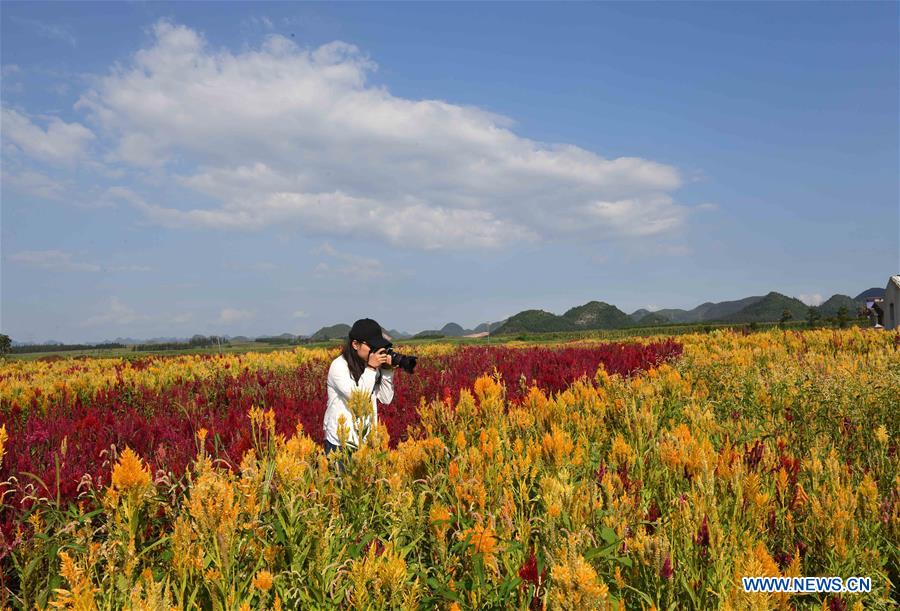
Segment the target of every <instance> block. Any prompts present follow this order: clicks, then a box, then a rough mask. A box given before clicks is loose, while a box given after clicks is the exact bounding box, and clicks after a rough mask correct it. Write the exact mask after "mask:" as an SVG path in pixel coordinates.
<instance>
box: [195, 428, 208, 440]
mask: <svg viewBox="0 0 900 611" xmlns="http://www.w3.org/2000/svg"><path fill="white" fill-rule="evenodd" d="M207 432H208V431H207V430H206V429H204V428H201V429H200V430H199V431H197V439H199V440H200V443H201V444H202V443H203V442H204V441H206V434H207Z"/></svg>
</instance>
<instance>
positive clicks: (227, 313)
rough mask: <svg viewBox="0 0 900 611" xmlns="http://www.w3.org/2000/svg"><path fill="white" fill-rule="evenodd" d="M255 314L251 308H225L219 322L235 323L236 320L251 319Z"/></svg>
mask: <svg viewBox="0 0 900 611" xmlns="http://www.w3.org/2000/svg"><path fill="white" fill-rule="evenodd" d="M253 316H254V313H253V312H251V311H249V310H238V309H235V308H223V309H222V313H221V314H219V322H220V323H224V324H227V323H234V322H242V321H245V320H250V319H252V318H253Z"/></svg>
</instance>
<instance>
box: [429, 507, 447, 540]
mask: <svg viewBox="0 0 900 611" xmlns="http://www.w3.org/2000/svg"><path fill="white" fill-rule="evenodd" d="M428 517H429V519H430V520H431V527H432V528H433V529H434V536H435V537H436V538H437V539H438V540H439V541H440V540H443V538H444V534H445V533H446V532H447V529H448V528H450V512H449V511H448V510H447V508H446V507H444V506H443V505H442V504H440V503H435V504H434V505H432V506H431V510H430V511H429V512H428Z"/></svg>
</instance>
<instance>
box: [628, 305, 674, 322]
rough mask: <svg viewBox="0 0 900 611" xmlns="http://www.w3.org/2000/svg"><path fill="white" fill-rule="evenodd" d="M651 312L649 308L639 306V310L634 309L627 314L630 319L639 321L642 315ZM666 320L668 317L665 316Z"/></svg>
mask: <svg viewBox="0 0 900 611" xmlns="http://www.w3.org/2000/svg"><path fill="white" fill-rule="evenodd" d="M651 313H652V312H650V310H647V309H645V308H641V309H640V310H635V311H634V312H632V313H631V314H629V315H628V316H630V317H631V320H633V321H634V322H637V321H639V320H640V319H642V318H643V317H644V316H646V315H647V314H651ZM666 320H668V318H667V319H666Z"/></svg>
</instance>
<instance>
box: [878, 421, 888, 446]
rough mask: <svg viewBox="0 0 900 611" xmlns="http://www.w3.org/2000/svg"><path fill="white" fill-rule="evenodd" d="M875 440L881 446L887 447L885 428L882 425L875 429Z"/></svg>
mask: <svg viewBox="0 0 900 611" xmlns="http://www.w3.org/2000/svg"><path fill="white" fill-rule="evenodd" d="M875 439H876V441H878V443H879V444H881V445H887V442H888V432H887V429H886V428H885V426H884V425H883V424H882V425H880V426H879V427H878V428H877V429H875Z"/></svg>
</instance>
